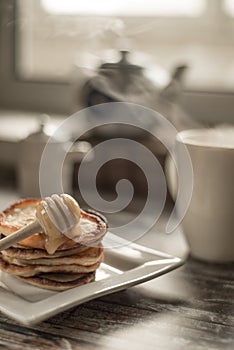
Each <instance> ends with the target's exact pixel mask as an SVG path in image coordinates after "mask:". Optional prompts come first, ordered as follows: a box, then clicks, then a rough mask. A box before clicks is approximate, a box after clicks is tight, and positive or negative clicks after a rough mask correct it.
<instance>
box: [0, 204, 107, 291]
mask: <svg viewBox="0 0 234 350" xmlns="http://www.w3.org/2000/svg"><path fill="white" fill-rule="evenodd" d="M40 201H41V200H40V199H28V200H22V201H20V202H17V203H15V204H13V205H12V206H11V207H9V208H8V209H6V210H4V211H3V212H2V213H0V233H1V234H2V236H7V235H9V234H11V233H13V232H14V231H16V230H18V229H19V228H21V227H22V226H25V225H27V224H28V223H30V222H32V221H34V220H35V215H36V207H37V205H38V203H39V202H40ZM80 227H81V228H82V227H83V229H84V230H85V233H87V235H86V237H87V240H84V241H83V242H82V243H81V242H79V243H78V242H76V241H75V240H73V239H69V238H67V237H66V239H65V241H64V242H63V243H62V245H61V246H59V247H58V249H57V250H56V251H55V252H54V253H53V254H49V253H48V252H47V250H46V248H45V242H46V235H45V233H44V232H38V233H36V234H34V235H32V236H31V237H28V238H26V239H25V240H23V241H21V242H19V243H18V244H16V245H14V246H12V247H10V248H8V249H6V250H3V251H2V252H1V253H0V269H1V270H2V271H4V272H7V273H9V274H11V275H14V276H17V277H18V278H20V279H23V280H24V281H25V282H28V283H30V284H33V285H35V286H38V287H41V288H46V289H51V290H57V291H62V290H66V289H69V288H72V287H76V286H80V285H83V284H85V283H88V282H91V281H93V280H94V279H95V272H96V270H97V268H98V267H99V265H100V263H101V262H102V261H103V247H102V245H101V239H102V237H103V235H104V234H105V233H106V230H107V224H106V221H105V219H104V218H102V217H101V216H99V215H97V214H94V213H89V212H85V211H83V210H81V219H80Z"/></svg>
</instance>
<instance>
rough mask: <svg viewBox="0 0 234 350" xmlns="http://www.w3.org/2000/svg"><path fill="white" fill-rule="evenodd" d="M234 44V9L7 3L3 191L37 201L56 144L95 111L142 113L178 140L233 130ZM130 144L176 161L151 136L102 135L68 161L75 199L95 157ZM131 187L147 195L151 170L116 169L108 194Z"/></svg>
mask: <svg viewBox="0 0 234 350" xmlns="http://www.w3.org/2000/svg"><path fill="white" fill-rule="evenodd" d="M233 40H234V0H177V1H174V0H128V1H126V0H111V1H108V0H99V1H96V0H86V1H78V0H77V1H75V0H31V1H28V0H0V77H1V78H0V185H1V186H5V187H7V186H13V187H15V188H16V189H17V190H18V191H19V193H20V195H22V196H28V195H29V196H30V195H37V189H36V183H34V182H33V179H35V181H38V179H37V178H36V174H37V171H38V168H37V167H38V163H39V160H40V155H41V152H42V149H43V146H44V145H45V143H46V142H47V140H48V137H49V135H51V134H52V133H53V131H54V130H55V129H56V127H57V126H58V125H60V123H61V122H62V121H63V120H64V119H65V118H67V117H68V116H69V115H71V114H72V113H74V112H76V111H78V110H81V109H83V108H85V107H88V106H92V105H95V104H99V103H105V102H111V101H121V102H122V101H123V102H134V103H139V104H141V105H144V106H146V107H150V108H152V109H155V110H156V111H159V112H160V113H162V114H163V115H164V116H165V117H166V118H168V120H169V121H171V122H172V123H173V124H174V125H175V127H176V128H177V129H178V130H182V129H186V128H192V127H200V126H205V127H213V126H216V125H219V124H228V125H229V124H233V123H234V61H233V57H234V46H233ZM48 116H49V117H48ZM146 122H147V121H146ZM122 135H124V136H127V137H130V138H132V139H136V140H141V142H142V143H143V144H144V145H146V146H147V147H148V148H149V149H150V150H151V151H152V152H153V153H155V154H156V155H157V157H158V159H159V160H160V161H161V163H162V166H164V162H165V158H166V151H165V149H164V148H163V147H162V145H161V144H160V142H158V140H155V139H152V137H151V136H150V135H146V134H142V133H140V132H139V130H132V129H131V130H130V129H129V130H128V129H124V128H116V129H106V130H94V131H93V132H92V133H90V134H87V135H83V137H82V138H81V139H80V140H78V141H79V142H77V143H76V145H74V148H73V149H72V152H71V153H70V154H69V156H68V158H69V159H67V163H66V164H65V167H66V169H65V173H66V174H65V176H66V177H67V179H66V181H67V183H68V187H69V186H70V187H69V188H68V191H69V192H74V191H76V190H77V186H78V185H77V180H76V178H77V171H78V168H79V163H80V161H81V160H82V158H83V156H84V155H85V154H86V153H87V152H88V151H89V150H90V148H92V147H93V145H96V144H98V143H99V142H101V141H102V140H104V139H108V138H110V137H116V136H117V137H118V136H122ZM65 139H66V137H65V136H64V135H62V136H61V139H60V140H57V141H58V142H67V141H69V140H65ZM172 141H173V140H172ZM117 170H118V171H117ZM122 177H127V178H129V179H131V180H133V182H135V187H136V189H137V192H138V194H139V195H140V196H141V195H144V194H145V193H146V183H145V182H144V180H142V178H143V177H144V175H143V174H142V172H141V170H140V169H137V167H134V165H133V164H130V163H129V162H128V163H126V162H124V161H122V160H116V161H115V162H113V163H111V162H110V163H108V164H106V166H105V167H104V168H103V169H102V171H101V172H100V174H99V180H98V184H99V186H100V188H101V189H103V188H105V189H107V190H108V189H111V188H112V186H113V184H114V183H115V182H116V181H117V180H118V179H119V178H122Z"/></svg>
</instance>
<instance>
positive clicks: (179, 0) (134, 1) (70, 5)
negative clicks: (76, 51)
mask: <svg viewBox="0 0 234 350" xmlns="http://www.w3.org/2000/svg"><path fill="white" fill-rule="evenodd" d="M229 2H232V1H229ZM41 4H42V6H43V8H44V9H45V10H46V11H47V12H49V13H52V14H58V15H71V14H76V15H77V14H80V15H119V16H152V15H153V16H163V17H182V16H183V17H197V16H200V15H201V14H202V13H203V12H204V10H205V7H206V0H127V1H126V0H85V1H83V0H41ZM233 9H234V7H233Z"/></svg>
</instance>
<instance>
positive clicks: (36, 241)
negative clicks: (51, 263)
mask: <svg viewBox="0 0 234 350" xmlns="http://www.w3.org/2000/svg"><path fill="white" fill-rule="evenodd" d="M40 202H41V199H23V200H21V201H18V202H16V203H15V204H13V205H11V206H10V207H9V208H7V209H5V210H4V211H3V212H2V213H0V233H1V234H3V235H4V236H8V235H9V234H11V233H13V232H15V231H17V230H18V229H20V228H21V227H23V226H25V225H27V224H29V223H31V222H33V221H34V220H35V219H36V207H37V205H38V204H39V203H40ZM79 224H80V226H81V228H82V231H83V232H84V234H83V235H82V242H80V236H79V237H75V236H74V235H72V236H71V237H68V236H66V240H65V242H64V243H63V244H61V246H59V247H58V249H57V251H58V250H67V249H71V248H75V247H79V246H81V245H95V244H98V243H99V242H100V240H101V239H102V237H103V236H104V234H105V233H106V230H107V223H106V220H104V219H103V217H102V216H101V215H97V214H96V213H92V212H89V211H87V212H86V211H84V210H82V209H81V218H80V223H79ZM45 243H46V235H45V234H44V232H43V230H42V231H41V232H38V233H35V234H34V235H32V236H30V237H28V238H26V239H24V240H22V241H20V242H19V243H18V244H17V246H23V247H28V248H35V249H44V250H45ZM17 246H16V247H17Z"/></svg>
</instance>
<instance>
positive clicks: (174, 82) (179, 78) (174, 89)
mask: <svg viewBox="0 0 234 350" xmlns="http://www.w3.org/2000/svg"><path fill="white" fill-rule="evenodd" d="M187 68H188V66H187V65H186V64H183V65H179V66H177V67H176V68H175V69H174V71H173V73H172V75H171V81H170V82H169V84H168V85H166V86H165V87H164V88H163V89H162V91H161V93H160V95H161V97H163V98H165V99H166V100H168V101H170V102H175V101H176V100H177V99H178V97H179V96H180V94H181V91H182V88H183V78H184V73H185V71H186V70H187Z"/></svg>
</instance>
